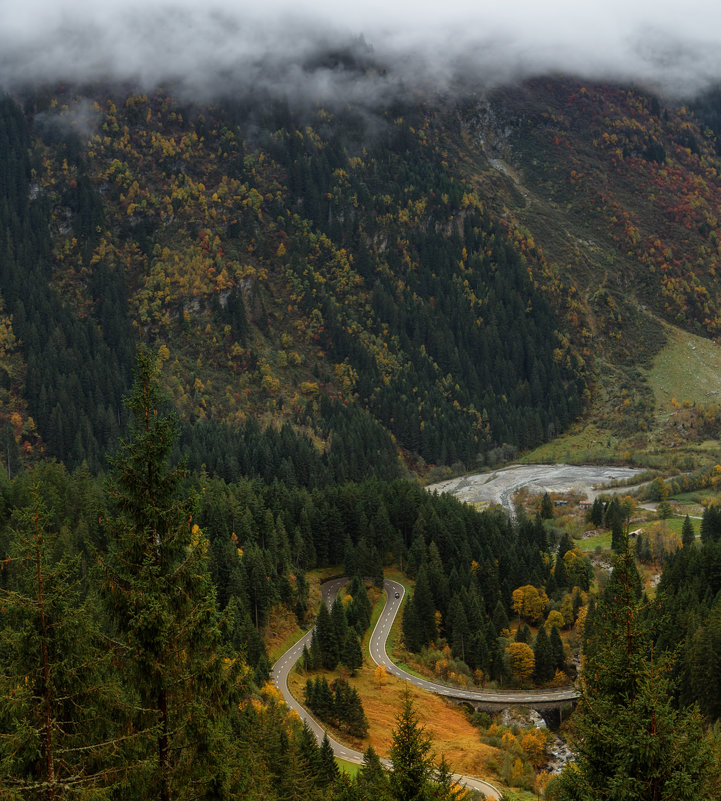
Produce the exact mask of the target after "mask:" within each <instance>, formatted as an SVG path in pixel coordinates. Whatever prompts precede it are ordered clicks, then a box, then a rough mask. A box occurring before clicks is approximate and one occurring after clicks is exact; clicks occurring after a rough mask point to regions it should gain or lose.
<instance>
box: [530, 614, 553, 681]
mask: <svg viewBox="0 0 721 801" xmlns="http://www.w3.org/2000/svg"><path fill="white" fill-rule="evenodd" d="M533 655H534V657H535V662H534V668H533V680H534V681H535V682H536V684H546V682H549V681H550V680H551V679H552V678H553V674H554V673H555V665H554V654H553V648H552V647H551V643H550V641H549V639H548V635H547V634H546V629H545V627H544V626H539V628H538V634H537V635H536V642H535V644H534V646H533Z"/></svg>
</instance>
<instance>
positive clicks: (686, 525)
mask: <svg viewBox="0 0 721 801" xmlns="http://www.w3.org/2000/svg"><path fill="white" fill-rule="evenodd" d="M695 537H696V535H695V534H694V530H693V523H692V522H691V518H690V517H689V516H688V515H686V517H685V518H684V521H683V526H682V527H681V542H682V543H683V547H684V548H689V547H690V546H691V545H693V543H694V540H695Z"/></svg>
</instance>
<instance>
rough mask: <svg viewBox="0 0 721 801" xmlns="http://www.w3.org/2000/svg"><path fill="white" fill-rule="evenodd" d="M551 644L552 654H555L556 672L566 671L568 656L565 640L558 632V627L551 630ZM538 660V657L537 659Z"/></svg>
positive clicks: (554, 665) (554, 664)
mask: <svg viewBox="0 0 721 801" xmlns="http://www.w3.org/2000/svg"><path fill="white" fill-rule="evenodd" d="M549 640H550V643H551V652H552V653H553V667H554V670H565V669H566V654H565V652H564V649H563V640H562V639H561V634H560V632H559V631H558V627H557V626H553V627H552V628H551V636H550V637H549ZM536 658H538V657H536Z"/></svg>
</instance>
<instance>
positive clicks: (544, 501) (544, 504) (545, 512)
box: [540, 492, 553, 520]
mask: <svg viewBox="0 0 721 801" xmlns="http://www.w3.org/2000/svg"><path fill="white" fill-rule="evenodd" d="M540 514H541V517H542V518H543V519H544V520H552V519H553V501H552V500H551V496H550V495H549V494H548V493H547V492H544V493H543V498H541V511H540Z"/></svg>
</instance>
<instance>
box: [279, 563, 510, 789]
mask: <svg viewBox="0 0 721 801" xmlns="http://www.w3.org/2000/svg"><path fill="white" fill-rule="evenodd" d="M347 583H348V579H347V578H340V579H334V580H333V581H329V582H327V583H326V584H323V585H322V587H321V591H322V597H323V601H324V602H325V603H326V604H327V605H328V606H330V605H331V604H332V602H333V599H334V598H335V597H336V595H337V594H338V592H339V591H340V588H341V587H342V586H343V585H344V584H347ZM383 585H384V589H385V591H386V598H387V601H386V604H385V606H384V608H383V611H382V612H381V614H380V617H379V618H378V622H377V623H376V625H375V627H374V629H373V633H372V634H371V639H370V646H369V647H370V653H371V658H372V659H373V661H374V662H375V663H376V664H378V665H384V666H385V668H386V670H387V671H388V672H390V673H393V674H394V675H396V676H399V677H400V678H403V679H406V680H407V681H410V682H412V683H414V684H415V685H416V686H418V687H422V688H423V689H425V690H430V691H431V692H435V693H439V694H441V695H450V694H451V692H450V690H451V688H449V687H443V685H440V684H434V683H433V682H430V681H425V680H423V679H419V678H418V677H417V676H413V675H411V674H410V673H406V672H405V671H403V670H401V669H400V668H399V667H397V666H396V665H395V664H393V662H392V661H391V660H390V659H389V658H388V655H387V653H386V641H387V639H388V635H389V634H390V630H391V626H392V625H393V621H394V620H395V617H396V614H397V613H398V610H399V609H400V606H401V602H402V601H403V595H404V593H405V588H404V587H403V585H402V584H399V583H398V582H396V581H391V580H390V579H386V580H385V581H384V582H383ZM396 593H398V598H396V597H395V594H396ZM312 631H313V630H312V629H311V630H310V631H308V632H307V633H306V634H305V635H304V636H303V637H302V638H301V639H300V640H298V642H297V643H296V644H295V645H293V646H291V647H290V648H289V649H288V650H287V651H286V652H285V653H284V654H283V655H282V656H281V657H280V659H278V661H277V662H276V663H275V664H274V665H273V669H272V671H271V674H270V675H271V680H272V681H273V683H274V684H275V686H276V687H277V688H278V689H279V690H280V692H281V693H282V694H283V698H284V699H285V702H286V704H288V706H289V707H290V708H291V709H293V710H295V711H296V712H297V713H298V715H299V716H300V718H301V720H303V721H305V722H306V723H307V724H308V726H309V727H310V728H311V730H312V731H313V733H314V734H315V736H316V739H317V740H318V741H319V742H320V741H321V740H322V739H323V735H324V734H326V733H327V732H326V731H325V729H323V727H322V726H320V725H319V724H318V723H317V721H316V720H315V718H314V717H313V716H312V715H311V714H310V713H309V712H308V711H307V710H306V709H305V707H303V706H302V704H299V703H298V701H296V700H295V698H294V697H293V696H292V694H291V692H290V689H289V688H288V676H289V675H290V671H291V670H292V669H293V667H294V666H295V664H296V662H297V661H298V660H299V659H300V657H301V655H302V653H303V648H304V647H305V646H306V645H307V646H308V647H310V639H311V636H312ZM463 692H464V691H462V690H459V691H454V692H453V696H454V697H461V693H463ZM473 695H474V694H473V693H470V696H473ZM476 695H477V694H476ZM464 697H465V696H464ZM494 697H496V696H495V695H494ZM513 697H514V698H515V699H517V700H515V701H514V703H523V701H522V700H520V699H519V698H518V696H513ZM328 739H329V740H330V744H331V746H332V748H333V753H334V754H335V756H337V757H339V758H340V759H345V760H346V761H347V762H354V763H356V764H361V763H362V762H363V754H362V753H360V751H354V750H353V749H352V748H348V747H347V746H345V745H343V743H339V742H338V741H337V740H335V739H333V738H332V737H331V736H330V734H329V735H328ZM382 762H383V764H384V765H386V767H390V763H389V762H388V761H387V760H382ZM453 779H454V781H456V782H457V783H459V784H463V785H465V786H466V787H468V788H469V789H473V790H479V791H480V792H482V793H484V794H485V796H486V797H487V798H495V799H499V800H500V798H501V793H500V791H499V790H498V789H497V788H496V787H494V786H493V785H492V784H490V783H489V782H486V781H483V779H477V778H475V777H473V776H463V775H461V774H458V773H455V774H453Z"/></svg>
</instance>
